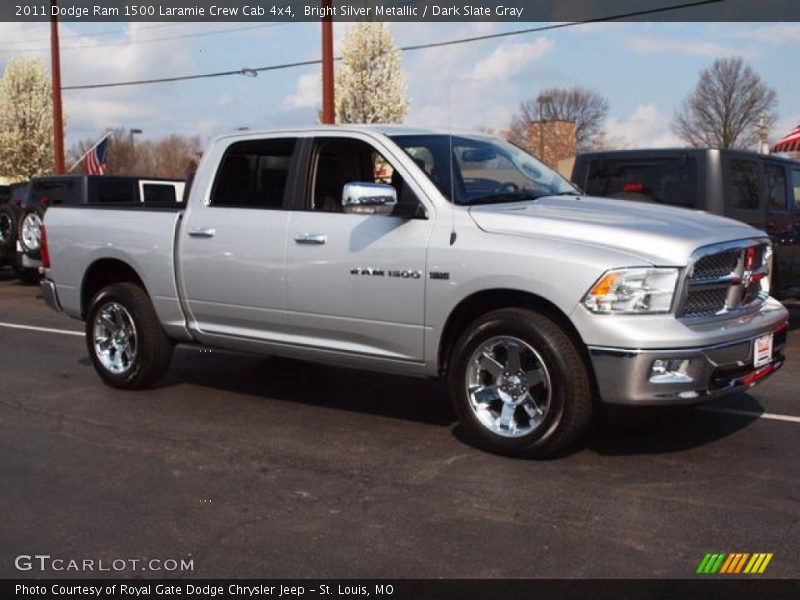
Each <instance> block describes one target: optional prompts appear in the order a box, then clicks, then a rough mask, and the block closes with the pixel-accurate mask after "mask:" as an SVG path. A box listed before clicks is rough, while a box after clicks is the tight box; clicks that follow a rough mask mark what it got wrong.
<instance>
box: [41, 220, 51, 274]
mask: <svg viewBox="0 0 800 600" xmlns="http://www.w3.org/2000/svg"><path fill="white" fill-rule="evenodd" d="M40 247H41V250H40V252H41V256H42V268H44V269H49V268H50V251H49V250H48V249H47V229H45V226H44V225H42V241H41V245H40Z"/></svg>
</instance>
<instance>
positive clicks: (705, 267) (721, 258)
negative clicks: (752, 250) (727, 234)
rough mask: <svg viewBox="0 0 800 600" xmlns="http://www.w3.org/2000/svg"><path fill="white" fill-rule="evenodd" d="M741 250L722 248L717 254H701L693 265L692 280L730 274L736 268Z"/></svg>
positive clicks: (716, 277) (715, 277)
mask: <svg viewBox="0 0 800 600" xmlns="http://www.w3.org/2000/svg"><path fill="white" fill-rule="evenodd" d="M740 255H741V250H735V249H734V250H724V251H723V252H719V253H717V254H709V255H708V256H703V257H702V258H701V259H700V260H698V261H697V262H696V263H695V265H694V271H693V274H692V280H693V281H700V280H705V279H718V278H719V277H725V275H730V274H731V273H733V272H734V271H735V270H736V264H737V263H738V262H739V256H740Z"/></svg>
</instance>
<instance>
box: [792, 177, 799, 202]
mask: <svg viewBox="0 0 800 600" xmlns="http://www.w3.org/2000/svg"><path fill="white" fill-rule="evenodd" d="M792 187H793V188H794V206H795V209H796V210H797V211H798V212H800V169H792Z"/></svg>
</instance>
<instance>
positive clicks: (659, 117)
mask: <svg viewBox="0 0 800 600" xmlns="http://www.w3.org/2000/svg"><path fill="white" fill-rule="evenodd" d="M530 26H532V24H527V23H451V24H447V23H445V24H442V23H430V24H427V23H426V24H419V23H402V24H401V23H394V24H390V28H391V30H392V32H393V34H394V37H395V40H396V41H397V43H398V44H399V45H408V44H417V43H424V42H430V41H440V40H447V39H452V38H458V37H464V36H471V35H478V34H484V33H492V32H499V31H504V30H512V29H519V28H524V27H530ZM349 27H350V24H347V23H342V24H336V25H335V37H336V40H337V44H338V42H339V41H341V39H342V37H343V35H345V33H346V31H347V30H348V29H349ZM243 28H247V29H244V30H241V29H243ZM232 29H239V31H230V30H232ZM61 31H62V77H63V84H64V85H76V84H93V83H105V82H115V81H125V80H132V79H146V78H154V77H169V76H173V75H186V74H195V73H206V72H212V71H226V70H234V69H240V68H245V67H261V66H267V65H271V64H275V63H282V62H292V61H298V60H308V59H313V58H318V57H319V53H320V47H319V37H320V35H319V24H317V23H291V24H274V23H252V22H250V23H219V24H208V23H205V24H203V23H197V24H177V23H166V24H156V23H62V25H61ZM48 35H49V29H48V25H47V24H45V23H37V24H26V25H22V24H19V23H0V69H2V68H3V67H4V66H5V63H6V62H7V60H8V59H9V58H11V57H13V56H16V55H20V54H21V53H25V54H31V55H36V56H39V57H41V58H42V59H43V60H44V61H45V62H46V64H48V66H49V51H48ZM187 36H191V37H187ZM167 37H173V38H176V39H170V40H161V39H160V38H167ZM154 39H155V40H157V41H152V40H154ZM148 40H151V41H148ZM727 56H743V57H744V58H745V59H746V60H747V61H748V62H749V63H750V64H751V65H752V66H753V67H754V68H755V69H756V70H757V71H758V72H759V73H760V74H761V75H762V77H763V78H764V79H765V80H766V82H767V83H768V84H769V85H770V86H772V87H773V88H775V90H776V91H777V93H778V98H779V101H780V106H779V112H780V117H781V118H780V121H779V124H778V127H777V128H776V129H775V131H773V132H772V136H771V137H772V138H773V139H776V138H779V137H781V136H782V135H783V134H785V133H786V132H788V130H790V129H791V128H792V127H794V126H795V125H797V124H798V123H800V78H798V77H797V73H796V69H795V67H796V64H797V57H798V56H800V23H776V24H769V23H755V24H746V23H698V24H695V23H655V24H641V23H638V24H635V23H608V24H594V25H583V26H577V27H571V28H568V29H563V30H557V31H550V32H545V33H537V34H527V35H519V36H512V37H506V38H500V39H494V40H488V41H482V42H477V43H470V44H463V45H459V46H451V47H445V48H434V49H429V50H421V51H414V52H408V53H404V54H403V57H402V60H403V68H404V70H405V75H406V80H407V83H408V88H409V95H410V110H409V114H408V116H407V118H406V123H408V124H412V125H421V126H425V125H428V126H430V125H432V126H445V125H447V123H448V122H449V123H450V124H451V125H452V127H454V128H458V129H474V128H479V127H490V128H503V127H505V126H506V125H507V124H508V121H509V118H510V116H511V114H512V113H513V112H514V110H515V109H516V107H517V105H518V104H519V102H520V101H521V100H523V99H525V98H527V97H531V96H535V95H536V93H537V91H538V90H540V89H542V88H544V87H551V86H570V85H575V84H579V85H583V86H588V87H591V88H593V89H595V90H597V91H599V92H600V93H601V94H603V95H605V96H606V97H607V98H608V99H609V103H610V106H611V113H610V117H609V120H608V123H607V130H608V131H607V135H608V137H609V138H610V139H611V140H612V141H614V142H615V143H617V144H619V145H625V146H668V145H674V144H676V143H677V140H676V139H675V138H674V136H673V135H672V133H671V132H670V128H669V122H670V119H671V117H672V114H673V112H674V110H675V108H676V106H678V104H679V103H680V101H681V100H682V99H683V98H684V97H685V96H686V95H687V94H688V93H689V92H690V91H691V90H692V89H693V87H694V85H695V83H696V81H697V75H698V73H699V71H700V70H701V69H703V68H704V67H706V66H708V65H709V64H710V63H711V62H712V61H713V60H714V59H715V58H717V57H727ZM448 88H449V90H450V93H449V97H450V99H451V100H450V107H449V110H448ZM319 107H320V84H319V67H318V66H315V67H306V68H296V69H287V70H282V71H274V72H267V73H262V74H261V75H259V76H258V77H257V78H249V77H243V76H233V77H226V78H219V79H207V80H201V81H190V82H180V83H167V84H159V85H147V86H136V87H126V88H117V89H108V90H87V91H72V92H68V93H66V95H65V110H66V113H67V116H68V122H69V130H68V144H71V143H73V142H75V141H76V140H78V139H81V138H84V137H90V136H94V135H99V134H101V133H102V132H103V131H104V130H105V129H106V128H108V127H112V126H123V127H129V128H130V127H135V128H139V129H143V130H144V135H145V136H146V137H158V136H161V135H164V134H167V133H172V132H178V133H186V134H198V135H200V136H202V137H203V138H209V137H211V136H213V135H216V134H219V133H222V132H225V131H229V130H232V129H236V128H238V127H251V128H262V127H274V126H283V125H309V124H313V123H314V122H315V120H316V116H317V111H318V109H319ZM448 113H449V114H448Z"/></svg>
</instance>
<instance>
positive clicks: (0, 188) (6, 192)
mask: <svg viewBox="0 0 800 600" xmlns="http://www.w3.org/2000/svg"><path fill="white" fill-rule="evenodd" d="M10 197H11V188H10V187H8V186H7V185H0V204H5V203H6V202H8V199H9V198H10Z"/></svg>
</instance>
